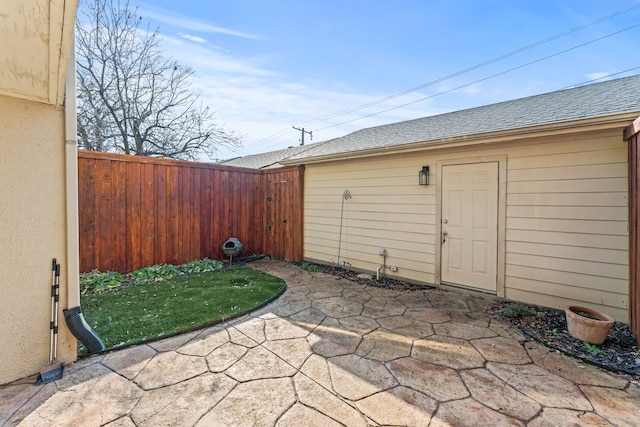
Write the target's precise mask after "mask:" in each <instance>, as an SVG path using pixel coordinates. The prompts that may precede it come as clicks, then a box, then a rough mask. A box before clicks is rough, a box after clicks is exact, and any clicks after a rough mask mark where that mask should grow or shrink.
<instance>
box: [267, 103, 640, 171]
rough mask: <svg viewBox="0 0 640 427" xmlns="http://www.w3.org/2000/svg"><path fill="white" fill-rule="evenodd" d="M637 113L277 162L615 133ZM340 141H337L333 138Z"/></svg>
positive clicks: (358, 156)
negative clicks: (588, 132)
mask: <svg viewBox="0 0 640 427" xmlns="http://www.w3.org/2000/svg"><path fill="white" fill-rule="evenodd" d="M639 114H640V111H634V112H626V113H620V114H615V115H608V116H599V117H594V118H589V119H581V120H572V121H567V122H555V123H551V124H545V125H536V126H527V127H523V128H514V129H506V130H499V131H493V132H486V133H479V134H469V135H459V136H453V137H447V138H440V139H432V140H428V141H418V142H408V143H404V144H394V145H387V146H382V147H375V148H368V149H363V150H357V151H343V152H339V153H331V154H324V155H318V156H310V157H302V158H294V159H288V160H284V159H283V160H282V161H280V163H281V164H283V165H286V166H291V165H298V164H311V163H321V162H327V161H333V160H346V159H356V158H362V157H372V156H379V155H383V154H397V153H408V152H412V151H422V150H429V149H439V148H453V147H461V146H469V145H479V144H493V143H498V142H507V141H512V140H514V139H529V138H538V137H543V136H548V135H561V134H567V133H571V132H575V131H576V130H578V129H579V130H580V131H581V132H586V131H590V130H607V129H615V128H618V127H621V126H628V125H629V123H630V122H633V120H634V119H636V118H637V117H638V115H639ZM337 139H340V138H337Z"/></svg>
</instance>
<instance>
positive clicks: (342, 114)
mask: <svg viewBox="0 0 640 427" xmlns="http://www.w3.org/2000/svg"><path fill="white" fill-rule="evenodd" d="M638 7H640V3H636V4H635V5H633V6H630V7H628V8H626V9H623V10H619V11H617V12H613V13H611V14H609V15H606V16H603V17H601V18H598V19H596V20H595V21H592V22H589V23H587V24H583V25H579V26H577V27H573V28H571V29H569V30H566V31H563V32H561V33H558V34H555V35H553V36H550V37H547V38H545V39H543V40H540V41H537V42H535V43H532V44H529V45H527V46H524V47H521V48H518V49H516V50H513V51H511V52H508V53H505V54H503V55H500V56H497V57H495V58H492V59H489V60H487V61H484V62H482V63H480V64H476V65H473V66H471V67H468V68H465V69H463V70H460V71H456V72H455V73H452V74H449V75H447V76H444V77H440V78H438V79H436V80H432V81H430V82H427V83H424V84H421V85H418V86H415V87H412V88H410V89H406V90H403V91H402V92H397V93H395V94H392V95H389V96H386V97H384V98H380V99H377V100H375V101H371V102H368V103H366V104H362V105H360V106H359V107H355V108H352V109H350V110H347V111H344V112H341V113H336V114H332V115H329V116H326V117H324V118H321V119H318V120H316V121H314V122H311V123H310V124H313V123H322V122H326V121H327V120H330V119H334V118H336V117H340V116H344V115H346V114H350V113H354V112H356V111H360V110H363V109H365V108H367V107H371V106H374V105H377V104H380V103H382V102H385V101H389V100H391V99H394V98H398V97H400V96H403V95H406V94H409V93H412V92H415V91H417V90H420V89H424V88H426V87H429V86H433V85H434V84H437V83H441V82H443V81H445V80H449V79H452V78H454V77H458V76H460V75H462V74H466V73H468V72H470V71H474V70H477V69H479V68H482V67H485V66H487V65H489V64H493V63H495V62H498V61H501V60H503V59H506V58H509V57H511V56H514V55H516V54H518V53H522V52H524V51H527V50H529V49H533V48H534V47H538V46H540V45H543V44H545V43H548V42H550V41H553V40H556V39H559V38H561V37H564V36H566V35H569V34H571V33H575V32H576V31H580V30H582V29H585V28H587V27H590V26H592V25H595V24H597V23H600V22H602V21H605V20H607V19H610V18H613V17H614V16H618V15H621V14H623V13H626V12H629V11H630V10H633V9H635V8H638ZM324 129H326V128H324Z"/></svg>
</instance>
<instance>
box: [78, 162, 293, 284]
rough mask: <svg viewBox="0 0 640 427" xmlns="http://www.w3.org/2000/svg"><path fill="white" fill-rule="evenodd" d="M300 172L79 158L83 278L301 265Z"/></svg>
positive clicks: (289, 168) (286, 169)
mask: <svg viewBox="0 0 640 427" xmlns="http://www.w3.org/2000/svg"><path fill="white" fill-rule="evenodd" d="M302 180H303V168H302V167H287V168H279V169H267V170H257V169H246V168H235V167H228V166H221V165H215V164H208V163H195V162H187V161H180V160H167V159H156V158H149V157H139V156H126V155H121V154H111V153H99V152H94V151H79V152H78V182H79V196H78V199H79V200H78V202H79V226H80V236H79V239H80V271H81V272H88V271H91V270H93V269H98V270H100V271H107V270H110V271H119V272H123V273H124V272H130V271H133V270H136V269H138V268H140V267H145V266H148V265H153V264H163V263H170V264H176V265H177V264H183V263H185V262H188V261H192V260H195V259H201V258H211V259H226V255H224V253H223V252H222V245H223V243H224V242H225V241H226V240H227V239H229V238H230V237H237V238H238V239H239V240H240V241H241V242H242V244H243V246H244V248H243V251H242V254H241V256H244V255H253V254H268V255H270V256H271V257H272V258H274V259H282V260H289V261H301V260H302V191H303V181H302Z"/></svg>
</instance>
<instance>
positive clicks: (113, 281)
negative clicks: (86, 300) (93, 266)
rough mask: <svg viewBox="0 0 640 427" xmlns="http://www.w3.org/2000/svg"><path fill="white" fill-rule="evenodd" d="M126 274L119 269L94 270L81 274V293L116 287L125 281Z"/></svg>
mask: <svg viewBox="0 0 640 427" xmlns="http://www.w3.org/2000/svg"><path fill="white" fill-rule="evenodd" d="M125 279H126V276H125V275H124V274H121V273H118V272H117V271H106V272H104V273H103V272H100V271H98V270H93V271H91V272H89V273H82V274H80V293H81V294H83V295H84V294H86V293H89V292H102V291H106V290H107V289H111V288H116V287H118V286H120V285H121V284H122V282H124V280H125Z"/></svg>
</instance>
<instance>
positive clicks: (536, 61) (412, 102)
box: [315, 24, 640, 132]
mask: <svg viewBox="0 0 640 427" xmlns="http://www.w3.org/2000/svg"><path fill="white" fill-rule="evenodd" d="M636 27H640V24H635V25H632V26H630V27H627V28H624V29H622V30H619V31H615V32H613V33H609V34H607V35H605V36H602V37H598V38H596V39H593V40H590V41H588V42H585V43H582V44H579V45H577V46H573V47H570V48H568V49H564V50H561V51H559V52H556V53H553V54H551V55H547V56H544V57H542V58H539V59H536V60H535V61H531V62H527V63H526V64H522V65H519V66H517V67H513V68H509V69H508V70H505V71H501V72H499V73H496V74H492V75H490V76H488V77H484V78H481V79H478V80H475V81H473V82H470V83H466V84H463V85H460V86H456V87H454V88H452V89H448V90H445V91H442V92H438V93H435V94H433V95H429V96H425V97H424V98H420V99H416V100H413V101H411V102H407V103H404V104H401V105H397V106H395V107H391V108H387V109H385V110H381V111H377V112H375V113H371V114H367V115H364V116H360V117H356V118H355V119H351V120H345V121H343V122H340V123H335V124H333V125H329V126H325V127H323V128H320V129H315V132H318V131H321V130H325V129H330V128H332V127H336V126H340V125H344V124H346V123H351V122H355V121H358V120H362V119H365V118H367V117H372V116H377V115H378V114H382V113H387V112H389V111H393V110H397V109H398V108H402V107H406V106H407V105H411V104H415V103H418V102H422V101H424V100H427V99H431V98H435V97H436V96H440V95H444V94H446V93H450V92H453V91H456V90H459V89H463V88H465V87H468V86H471V85H474V84H476V83H480V82H483V81H486V80H489V79H492V78H494V77H498V76H501V75H503V74H507V73H510V72H512V71H515V70H519V69H521V68H524V67H528V66H529V65H532V64H536V63H538V62H542V61H545V60H547V59H549V58H553V57H554V56H558V55H562V54H564V53H567V52H570V51H572V50H575V49H578V48H581V47H584V46H586V45H589V44H592V43H595V42H597V41H600V40H603V39H605V38H608V37H611V36H614V35H616V34H620V33H622V32H624V31H628V30H631V29H633V28H636Z"/></svg>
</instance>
